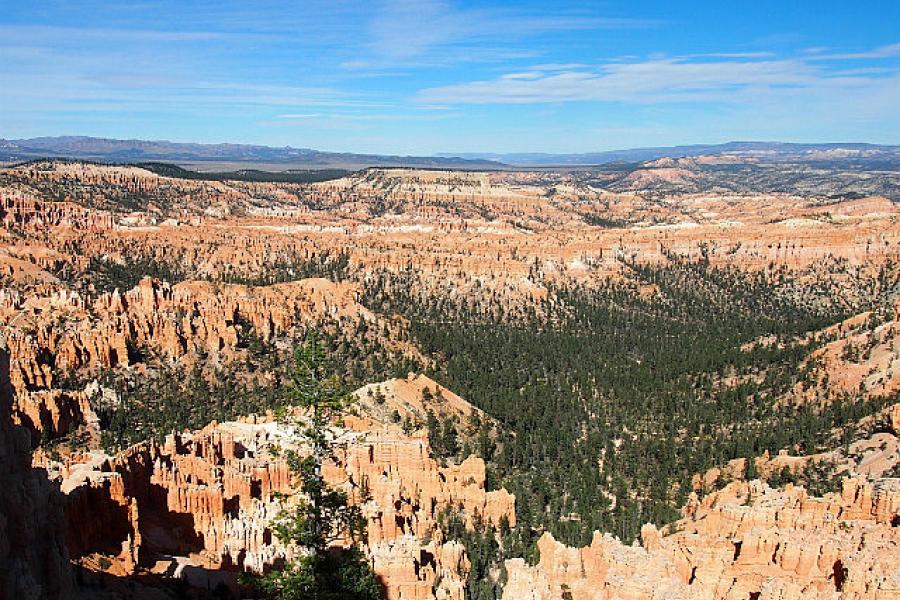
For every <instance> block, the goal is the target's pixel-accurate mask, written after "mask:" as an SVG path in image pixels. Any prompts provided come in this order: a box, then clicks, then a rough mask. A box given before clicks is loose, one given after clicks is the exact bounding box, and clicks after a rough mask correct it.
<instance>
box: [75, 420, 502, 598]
mask: <svg viewBox="0 0 900 600" xmlns="http://www.w3.org/2000/svg"><path fill="white" fill-rule="evenodd" d="M348 425H350V426H351V428H350V429H347V430H344V433H343V434H342V435H343V438H344V439H345V440H346V443H345V444H344V445H342V446H341V447H340V449H339V451H338V454H337V460H336V462H334V463H330V464H327V465H326V469H325V475H326V478H327V479H328V480H329V481H330V483H331V484H332V485H335V486H339V487H341V488H343V489H345V490H346V491H347V492H348V494H349V495H350V498H351V500H352V501H354V502H357V503H361V506H362V509H363V513H364V515H365V517H366V519H367V520H368V546H367V547H368V554H369V557H370V560H371V561H372V566H373V568H374V570H375V573H376V574H377V575H378V576H380V577H381V578H382V581H383V582H384V584H385V585H386V588H387V592H388V598H390V599H391V600H425V599H429V598H447V599H459V600H462V598H464V582H465V578H466V575H467V573H468V568H469V567H468V560H467V558H466V551H465V548H464V547H463V546H461V545H460V544H459V543H456V542H446V540H444V539H443V538H442V533H441V530H440V528H439V525H438V519H439V518H440V516H441V515H442V513H445V512H446V511H450V510H452V511H456V512H458V513H459V514H460V515H461V516H462V517H463V518H465V519H466V520H467V521H471V520H472V519H473V518H475V516H476V515H479V516H480V517H481V518H483V519H484V520H485V521H486V522H488V523H493V524H495V525H496V524H498V523H499V522H500V520H501V519H502V518H506V519H507V520H509V522H510V523H511V524H513V525H514V524H515V512H514V499H513V497H512V496H511V495H510V494H508V493H507V492H505V491H504V490H500V491H492V492H487V491H485V466H484V463H483V462H482V461H481V460H480V459H478V458H475V457H470V458H469V459H467V460H465V461H463V462H462V463H461V464H459V465H450V466H448V467H439V466H438V465H437V463H436V462H435V461H434V460H433V459H432V458H430V456H429V448H428V442H427V439H426V437H425V436H424V434H419V435H414V436H412V437H408V436H405V435H403V434H402V432H400V431H399V429H396V428H383V427H381V426H379V425H377V424H376V423H374V422H372V421H369V420H367V419H358V418H352V417H348ZM292 439H293V438H292V434H291V433H290V430H289V429H286V428H285V427H284V426H282V425H279V424H277V423H274V422H271V421H268V420H267V419H256V418H251V419H247V420H245V421H243V422H231V423H222V424H212V425H210V426H209V427H207V428H206V429H204V430H202V431H199V432H195V433H192V434H183V435H175V436H171V437H170V438H169V439H168V440H167V441H166V443H165V444H163V445H157V444H155V443H145V444H139V445H138V446H134V447H132V448H130V449H129V450H127V451H125V452H123V453H121V454H119V455H118V456H116V457H106V456H103V455H102V454H100V453H96V452H95V453H91V454H88V455H84V456H80V457H73V458H70V459H69V460H67V461H66V462H65V464H63V465H61V466H60V471H59V474H58V476H59V478H60V480H61V482H62V483H61V486H62V490H63V492H64V493H65V497H66V522H67V524H68V529H67V535H66V539H67V542H68V546H69V549H70V551H71V553H72V556H73V558H74V559H76V560H78V561H80V562H81V564H83V565H85V566H88V567H90V568H93V569H96V568H98V565H99V564H100V561H99V557H101V556H104V557H107V559H108V560H110V561H111V566H109V567H108V568H107V569H106V570H107V571H109V572H110V573H114V574H118V575H123V576H128V575H134V574H137V573H140V572H152V573H174V572H175V570H176V565H180V568H182V571H183V567H184V566H185V565H192V566H194V567H197V569H198V570H197V571H195V572H194V574H193V575H192V577H193V581H192V583H194V584H195V585H199V586H200V587H204V586H205V585H206V584H207V583H208V581H209V580H204V581H199V580H197V578H198V577H200V575H198V574H197V573H199V572H200V569H203V570H204V572H206V571H210V572H213V573H216V575H214V577H218V576H219V575H220V574H221V572H222V571H223V570H224V571H225V572H226V573H227V572H231V582H232V585H233V579H234V574H235V571H237V570H249V571H254V572H262V571H263V570H264V569H266V568H267V567H269V566H271V565H273V564H274V563H275V562H276V561H278V560H280V559H283V558H286V557H290V556H291V551H290V548H285V547H284V546H283V545H282V544H281V543H280V542H279V541H278V540H277V538H275V537H274V535H273V532H272V529H271V525H272V522H273V520H274V519H275V518H276V517H277V515H278V513H279V510H280V508H281V507H282V501H281V500H279V497H278V495H279V494H286V495H288V496H289V497H290V496H291V495H292V494H295V493H296V492H297V490H296V481H295V480H294V479H293V477H292V475H291V472H290V471H289V469H288V467H287V464H286V463H285V462H284V461H283V460H281V459H278V458H275V455H274V454H273V449H274V447H275V446H279V447H283V446H285V445H290V444H291V443H292ZM301 451H302V448H301ZM287 502H288V503H289V502H290V500H287ZM167 557H168V558H167Z"/></svg>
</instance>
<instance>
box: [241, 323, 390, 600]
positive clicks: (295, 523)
mask: <svg viewBox="0 0 900 600" xmlns="http://www.w3.org/2000/svg"><path fill="white" fill-rule="evenodd" d="M329 373H331V369H329V368H328V366H327V363H326V360H325V354H324V350H323V348H322V346H321V345H320V344H319V343H318V341H317V340H315V339H311V340H309V341H308V342H307V343H306V344H305V345H303V346H301V347H298V348H297V349H296V352H295V358H294V367H293V369H292V370H291V372H290V375H289V379H288V381H287V383H286V386H285V390H286V392H287V393H286V395H285V405H286V406H289V407H301V408H304V409H306V412H307V419H306V420H305V421H304V422H305V423H306V424H305V426H304V427H303V428H302V437H303V441H304V442H305V445H308V446H309V448H310V450H311V453H310V454H309V455H305V456H301V455H299V454H298V453H297V452H295V451H293V450H288V451H286V452H285V457H286V459H287V461H288V464H289V465H290V466H291V468H292V470H294V472H296V473H297V474H298V475H299V476H300V481H301V483H302V490H303V494H304V496H305V499H304V500H303V501H301V502H300V503H299V504H297V505H296V506H292V507H291V508H290V509H285V510H284V511H283V512H282V513H281V515H280V516H279V518H278V520H277V522H276V523H275V525H274V531H275V534H276V535H277V536H278V538H279V539H280V540H281V541H282V542H284V543H286V544H293V545H295V546H297V547H298V548H299V549H300V550H301V551H302V553H303V555H302V556H301V557H300V558H298V559H297V560H295V561H293V562H291V563H289V564H287V565H285V566H283V567H282V568H276V569H273V570H272V571H270V572H269V573H267V574H266V575H264V576H263V577H261V578H260V579H259V582H258V585H259V588H260V589H262V590H263V591H264V592H266V594H267V595H268V596H269V597H271V598H276V599H278V600H300V599H301V598H303V599H307V598H309V599H313V600H350V599H359V600H369V599H372V600H374V599H378V598H382V597H383V590H382V588H381V584H380V583H379V582H378V580H377V579H376V578H375V575H374V573H372V571H371V570H370V569H369V565H368V563H367V561H366V558H365V556H364V555H363V554H362V552H360V550H359V548H358V546H357V545H356V544H358V543H360V542H362V541H364V540H365V533H366V531H365V525H366V522H365V519H364V517H363V516H362V513H361V512H360V510H359V506H358V505H350V504H349V503H348V499H347V495H346V494H345V493H344V492H343V491H341V490H337V489H333V488H331V487H329V486H328V484H327V483H326V482H325V478H324V477H323V475H322V463H323V461H325V460H327V459H330V458H333V455H334V453H333V443H334V441H335V440H334V436H335V434H334V429H333V425H334V423H335V422H336V421H337V420H338V419H339V417H340V414H341V412H342V411H343V410H344V409H346V408H347V406H348V405H349V404H350V401H351V396H350V395H349V394H347V393H346V391H345V390H344V387H343V385H342V383H341V381H340V380H339V379H337V378H336V377H334V376H333V375H330V374H329ZM345 539H349V540H351V543H352V545H351V546H350V547H349V548H346V549H345V548H341V547H340V546H337V545H335V543H336V542H338V541H341V540H345Z"/></svg>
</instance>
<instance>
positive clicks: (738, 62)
mask: <svg viewBox="0 0 900 600" xmlns="http://www.w3.org/2000/svg"><path fill="white" fill-rule="evenodd" d="M898 50H900V46H898ZM892 52H894V47H887V48H882V49H878V50H875V51H872V52H871V53H866V54H871V55H879V56H891V55H892V54H891V53H892ZM713 56H715V57H717V58H716V59H713ZM756 56H757V55H756V54H754V55H752V56H749V57H748V56H747V55H727V54H719V55H705V56H704V58H702V59H697V58H696V57H676V58H665V59H650V60H644V61H629V62H616V63H607V64H605V65H602V66H599V67H597V68H593V69H588V68H579V69H569V68H560V69H548V68H538V67H535V68H532V69H530V70H527V71H524V72H523V71H516V72H510V73H506V74H504V75H501V76H499V77H496V78H494V79H490V80H479V81H471V82H465V83H460V84H454V85H447V86H438V87H432V88H427V89H424V90H422V91H420V92H419V93H418V94H417V97H416V99H417V101H419V102H421V103H423V104H432V103H433V104H439V105H454V104H539V103H552V102H586V101H594V102H628V103H635V104H648V103H649V104H652V103H671V102H688V101H690V102H703V101H708V102H712V101H716V102H729V101H734V100H743V99H744V94H743V92H752V93H754V94H766V93H768V92H773V91H783V90H793V91H794V93H803V91H804V90H809V89H813V88H821V87H823V86H829V87H832V88H834V87H835V86H838V87H849V86H851V85H854V86H867V85H869V84H873V83H879V82H884V81H886V80H887V78H888V77H889V76H890V75H892V74H897V72H898V71H897V70H896V69H880V70H878V71H869V72H866V73H864V72H861V71H859V70H858V69H857V70H853V71H849V70H848V71H842V70H839V69H825V68H823V67H822V66H820V65H817V64H815V63H814V59H813V57H802V58H785V59H765V60H756V59H755V57H756ZM765 56H768V55H765ZM845 57H851V58H856V56H855V55H845ZM815 58H816V59H818V58H819V57H815Z"/></svg>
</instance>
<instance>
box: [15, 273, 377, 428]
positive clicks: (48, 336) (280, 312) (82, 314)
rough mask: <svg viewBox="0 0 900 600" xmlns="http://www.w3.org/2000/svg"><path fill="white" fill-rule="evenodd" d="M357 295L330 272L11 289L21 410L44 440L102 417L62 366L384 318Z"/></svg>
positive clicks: (219, 356)
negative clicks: (92, 288) (266, 282)
mask: <svg viewBox="0 0 900 600" xmlns="http://www.w3.org/2000/svg"><path fill="white" fill-rule="evenodd" d="M358 297H359V291H358V289H357V288H356V287H355V286H354V285H353V284H350V283H333V282H330V281H328V280H325V279H304V280H301V281H295V282H290V283H283V284H277V285H271V286H265V287H247V286H243V285H228V284H220V285H215V284H211V283H207V282H199V281H188V282H182V283H179V284H175V285H170V284H168V283H164V282H160V281H157V280H153V279H144V280H142V281H141V283H140V284H139V285H138V286H136V287H135V288H134V289H132V290H128V291H126V292H124V293H119V292H118V291H114V292H112V293H108V294H103V295H101V296H100V297H99V298H97V299H96V300H95V301H94V302H93V303H88V302H86V301H85V300H84V299H83V298H82V297H81V296H79V295H78V294H76V293H71V292H66V291H60V292H57V293H53V294H50V295H48V296H43V297H42V296H32V297H29V298H28V299H23V298H22V297H21V296H20V295H18V294H7V295H4V296H2V297H0V326H2V328H3V329H4V331H6V332H7V339H8V345H9V351H10V356H11V368H10V380H11V382H12V387H13V390H14V392H15V394H14V398H15V400H14V405H13V417H14V419H15V421H16V422H17V423H20V424H22V425H25V426H26V427H28V428H29V429H30V430H31V431H32V437H33V440H34V443H35V444H36V443H37V441H38V440H39V439H40V438H41V436H46V437H50V438H52V437H57V436H60V435H64V434H65V433H66V432H69V431H71V430H73V429H74V428H76V427H78V426H79V425H83V424H85V423H87V422H88V421H90V420H92V419H94V418H95V417H94V415H93V413H92V411H91V409H90V403H89V399H88V396H87V394H85V393H84V392H80V391H64V390H62V389H59V382H58V381H57V373H65V372H72V371H74V370H77V369H92V370H97V369H101V368H115V367H123V366H128V365H130V364H132V362H133V358H132V354H133V353H134V352H136V349H137V348H150V349H153V350H156V351H157V352H159V353H160V355H162V356H164V357H167V358H169V359H173V360H175V359H181V358H183V357H185V356H186V355H189V354H191V355H196V354H199V353H204V354H206V355H209V356H212V357H213V358H214V359H216V360H222V361H226V360H230V359H231V358H232V357H233V356H234V354H235V352H236V350H237V348H238V346H239V343H240V337H241V336H242V335H246V334H248V333H249V332H250V330H251V329H252V331H253V332H254V333H255V334H256V335H259V336H261V337H262V338H264V339H269V338H271V337H273V336H275V335H283V334H285V333H286V332H288V331H290V330H291V329H292V328H295V327H298V326H307V325H314V324H319V323H322V322H324V321H331V322H341V321H345V322H347V323H356V322H358V321H360V320H363V321H370V322H377V321H378V317H376V316H375V315H373V314H372V313H371V312H370V311H369V310H367V309H366V308H365V307H363V306H362V305H361V304H360V303H359V302H358Z"/></svg>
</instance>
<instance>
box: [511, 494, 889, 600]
mask: <svg viewBox="0 0 900 600" xmlns="http://www.w3.org/2000/svg"><path fill="white" fill-rule="evenodd" d="M898 511H900V480H897V479H883V480H879V481H876V482H875V483H866V482H864V481H863V480H857V479H846V480H844V486H843V490H842V491H841V493H839V494H828V495H826V496H825V497H823V498H814V497H810V496H809V495H808V494H807V493H806V491H805V490H803V489H802V488H797V487H792V486H788V487H787V488H786V489H784V490H773V489H771V488H769V487H768V486H766V485H765V484H764V483H762V482H760V481H753V482H750V483H744V482H735V483H732V484H729V485H728V486H727V487H726V488H725V489H723V490H721V491H719V492H715V493H713V494H710V495H709V496H707V497H705V498H704V499H703V500H702V501H700V500H698V499H697V497H696V496H694V497H692V499H691V501H690V502H689V503H688V505H687V506H686V507H685V508H684V511H683V512H684V518H683V519H681V520H680V521H678V522H676V523H674V524H672V525H669V526H667V527H665V528H663V529H662V531H660V530H657V529H656V528H655V527H654V526H652V525H645V526H644V528H643V529H642V530H641V541H642V544H641V545H640V546H638V545H634V546H625V545H623V544H622V543H621V542H619V541H618V540H617V539H614V538H612V537H611V536H609V535H606V536H601V535H600V534H599V533H595V534H594V538H593V540H592V542H591V544H590V546H587V547H585V548H568V547H566V546H564V545H563V544H560V543H559V542H557V541H555V540H554V539H553V538H552V536H550V534H545V535H544V536H543V537H542V538H541V540H540V542H539V550H540V561H539V562H538V564H537V565H535V566H528V565H527V564H525V562H524V561H523V560H522V559H512V560H508V561H507V562H506V569H507V572H508V573H509V580H508V583H507V585H506V587H505V589H504V594H503V598H504V599H506V600H512V599H515V600H519V599H522V598H527V599H534V600H538V599H548V600H549V599H551V598H553V599H555V598H564V597H568V598H572V599H574V600H600V599H602V600H608V599H612V598H629V599H633V600H639V599H661V598H669V599H684V600H687V599H698V600H702V599H710V600H712V599H723V600H725V599H728V600H731V599H739V598H740V599H743V598H754V599H758V600H772V599H776V598H778V599H791V598H834V599H841V600H850V599H853V600H862V599H864V598H865V599H878V600H881V599H887V598H897V597H898V595H900V563H898V562H897V560H896V558H897V556H898V555H900V528H898V523H900V514H898Z"/></svg>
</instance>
